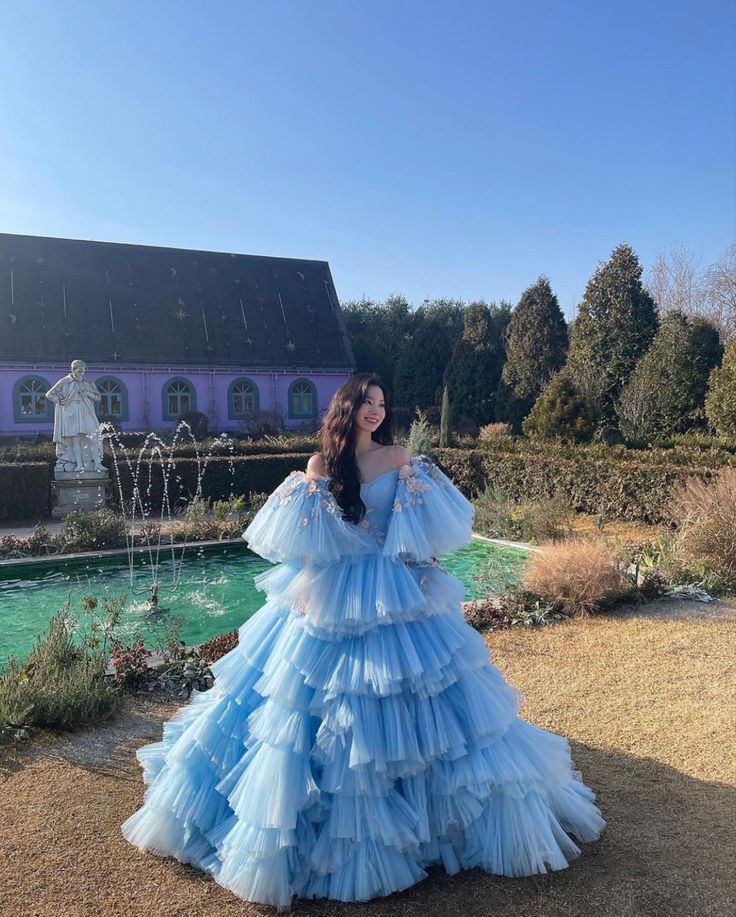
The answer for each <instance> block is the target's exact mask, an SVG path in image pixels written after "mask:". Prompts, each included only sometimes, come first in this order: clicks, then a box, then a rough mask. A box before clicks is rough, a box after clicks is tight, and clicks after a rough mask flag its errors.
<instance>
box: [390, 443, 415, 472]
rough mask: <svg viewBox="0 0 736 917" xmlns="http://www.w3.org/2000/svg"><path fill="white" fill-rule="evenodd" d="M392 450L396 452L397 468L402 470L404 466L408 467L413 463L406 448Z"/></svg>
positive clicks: (396, 447) (394, 447)
mask: <svg viewBox="0 0 736 917" xmlns="http://www.w3.org/2000/svg"><path fill="white" fill-rule="evenodd" d="M392 448H393V450H394V460H395V462H396V466H397V468H400V467H401V466H402V465H408V464H409V463H410V462H411V452H410V451H409V450H408V449H407V448H406V446H393V447H392Z"/></svg>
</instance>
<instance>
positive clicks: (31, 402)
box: [13, 373, 54, 423]
mask: <svg viewBox="0 0 736 917" xmlns="http://www.w3.org/2000/svg"><path fill="white" fill-rule="evenodd" d="M50 388H51V386H50V385H49V383H48V382H47V381H46V379H44V377H43V376H39V375H37V374H36V373H31V374H29V375H27V376H23V377H22V378H20V379H18V380H17V381H16V383H15V385H14V386H13V418H14V419H15V422H16V423H53V420H54V411H53V408H54V405H53V402H52V401H48V400H47V398H46V392H47V391H48V390H49V389H50ZM39 407H42V408H43V409H42V411H41V412H40V413H37V409H38V408H39ZM29 409H30V410H29Z"/></svg>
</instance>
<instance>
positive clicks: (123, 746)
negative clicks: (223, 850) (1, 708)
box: [0, 602, 736, 917]
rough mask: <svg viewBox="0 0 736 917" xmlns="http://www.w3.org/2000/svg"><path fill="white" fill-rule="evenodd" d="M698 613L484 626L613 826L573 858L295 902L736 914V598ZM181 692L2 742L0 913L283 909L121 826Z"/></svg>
mask: <svg viewBox="0 0 736 917" xmlns="http://www.w3.org/2000/svg"><path fill="white" fill-rule="evenodd" d="M667 607H668V608H674V607H677V606H675V605H673V604H672V603H668V606H667ZM681 607H683V608H684V607H685V606H681ZM692 607H693V610H694V611H695V612H697V611H699V610H700V609H698V608H697V607H696V606H692ZM702 611H703V612H704V613H703V614H702V615H701V616H700V617H694V618H689V617H682V616H677V615H676V614H672V613H669V614H660V615H658V616H657V615H655V616H642V615H641V614H628V615H622V614H619V615H617V616H611V617H605V618H590V619H587V620H579V621H575V622H573V623H569V624H561V625H556V626H554V627H551V628H548V629H546V630H523V631H521V630H512V631H506V632H499V633H496V634H493V635H492V636H491V637H490V638H489V641H488V643H489V646H490V647H491V650H492V653H493V658H494V661H495V663H496V664H497V665H499V666H500V667H501V669H502V670H503V671H504V673H505V674H506V676H507V677H508V678H509V679H510V680H511V681H512V682H513V683H514V684H516V685H517V686H518V687H520V688H521V689H522V690H523V691H524V692H525V695H526V706H525V708H524V711H523V712H524V715H525V717H526V718H527V719H529V720H531V721H533V722H535V723H537V724H538V725H539V726H542V727H543V728H546V729H551V730H554V731H556V732H561V733H564V734H566V735H567V736H569V738H570V740H571V742H572V746H573V752H574V757H575V761H576V764H577V766H578V768H580V769H581V770H582V772H583V779H584V780H585V781H586V782H587V783H589V784H590V785H591V786H593V787H594V788H595V789H596V790H597V791H598V794H599V802H600V805H601V807H602V809H603V812H604V815H605V816H606V818H607V820H608V827H607V830H606V832H605V834H604V836H603V838H602V839H601V840H600V841H599V842H597V843H595V844H591V845H586V847H585V848H584V851H583V855H582V856H581V857H580V858H579V859H577V860H576V861H575V862H574V863H573V864H572V865H571V866H570V868H569V869H566V870H563V871H561V872H557V873H552V874H550V875H548V876H544V877H536V878H528V879H523V880H510V879H503V878H499V877H496V876H492V875H489V874H487V873H484V872H483V871H481V870H479V869H473V870H468V871H464V872H461V873H459V874H458V875H456V876H452V877H448V876H446V875H445V874H444V872H443V871H442V870H441V869H440V868H437V867H435V868H433V869H432V871H431V874H430V877H429V878H428V879H425V880H424V881H423V882H421V883H419V884H418V885H415V886H414V887H412V888H411V889H408V890H407V891H405V892H401V893H399V894H396V895H391V896H389V897H387V898H381V899H376V900H374V901H372V902H369V903H367V904H361V905H340V904H337V903H333V902H327V903H325V902H321V903H320V902H316V903H315V902H297V903H296V904H295V906H294V909H293V913H294V915H295V917H300V915H303V917H317V915H326V917H358V915H369V917H398V915H402V917H404V915H406V917H435V915H436V917H445V915H450V914H452V915H454V914H458V915H468V917H471V915H472V917H476V915H477V917H481V915H482V917H486V915H487V917H512V915H513V917H576V915H579V917H593V915H596V917H598V915H611V917H614V915H615V917H635V915H636V917H639V915H641V917H669V915H707V917H720V915H723V917H726V915H729V917H730V915H733V914H736V889H735V888H734V878H733V865H734V858H733V854H734V825H736V819H735V818H734V816H735V815H736V811H735V809H734V782H735V779H734V778H735V775H734V760H733V739H734V720H733V711H734V696H733V694H734V690H733V689H734V658H735V653H734V650H735V649H736V640H735V639H734V635H735V633H736V602H730V603H728V604H726V603H719V605H718V608H717V609H715V612H714V611H713V609H711V608H707V609H706V608H703V609H702ZM175 707H176V704H172V703H171V702H166V703H163V704H162V703H160V702H159V703H154V702H152V701H150V700H148V701H145V702H142V701H137V702H135V703H132V704H131V706H130V707H129V710H128V712H127V713H126V714H125V715H124V716H123V717H121V718H119V719H118V721H117V722H116V723H113V724H110V725H109V726H107V727H104V728H98V729H94V730H87V731H85V732H82V733H78V734H76V735H73V736H67V737H52V736H42V737H41V738H40V739H39V740H38V741H37V742H35V743H33V744H32V745H29V746H27V747H24V748H22V749H18V748H12V749H10V750H6V751H5V752H2V753H1V756H0V781H1V783H0V853H1V854H2V855H0V913H2V914H3V915H31V914H33V915H44V917H45V915H54V917H56V915H121V917H122V915H146V917H148V915H150V917H159V915H160V917H164V915H166V917H175V915H176V917H184V915H186V917H190V915H191V917H195V915H196V917H198V915H202V917H205V915H212V917H214V915H217V917H227V915H236V914H237V915H243V917H252V915H257V914H258V915H271V914H274V913H275V911H274V909H272V908H268V907H262V906H259V905H252V904H248V903H246V902H243V901H241V900H240V899H239V898H237V897H235V896H234V895H232V894H231V893H230V892H228V891H227V890H226V889H223V888H221V887H220V886H218V885H217V884H216V883H215V882H214V881H213V880H212V879H211V878H210V877H208V876H204V875H203V874H201V873H199V872H198V871H197V870H195V869H192V868H191V867H188V866H184V865H182V864H180V863H178V862H176V861H175V860H173V859H161V858H158V857H155V856H152V855H148V854H143V853H141V852H139V851H138V850H137V849H135V848H133V847H132V846H131V845H129V844H128V843H127V842H126V841H125V840H124V839H123V837H122V835H121V834H120V830H119V825H120V823H121V822H122V821H123V819H124V818H125V817H127V816H128V815H129V814H130V813H131V812H133V811H134V809H136V808H137V807H138V806H139V805H140V803H141V800H142V795H143V785H142V782H141V776H140V770H139V767H138V764H137V762H136V760H135V757H134V750H135V748H136V747H137V746H138V745H141V744H143V743H144V742H150V741H156V740H157V739H159V738H160V732H161V722H162V720H163V719H164V718H165V717H167V716H170V715H171V713H172V712H173V711H174V709H175Z"/></svg>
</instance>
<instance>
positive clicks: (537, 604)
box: [498, 586, 567, 627]
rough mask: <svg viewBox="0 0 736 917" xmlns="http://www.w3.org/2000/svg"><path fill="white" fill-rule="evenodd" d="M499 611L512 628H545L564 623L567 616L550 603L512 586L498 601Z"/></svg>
mask: <svg viewBox="0 0 736 917" xmlns="http://www.w3.org/2000/svg"><path fill="white" fill-rule="evenodd" d="M498 604H499V610H500V612H501V614H502V615H504V617H506V618H508V620H509V622H510V623H511V625H512V626H516V625H522V626H524V627H530V626H535V627H545V626H546V625H548V624H553V623H554V622H555V621H564V620H566V619H567V615H566V614H565V613H564V612H563V611H562V610H561V609H560V608H558V607H557V606H555V605H554V604H553V603H552V602H548V601H546V600H545V599H543V598H542V597H541V596H539V595H537V594H536V593H534V592H530V591H529V590H528V589H523V588H522V587H520V586H512V587H511V588H510V589H509V590H508V591H507V592H505V593H504V594H503V595H502V596H500V598H499V600H498Z"/></svg>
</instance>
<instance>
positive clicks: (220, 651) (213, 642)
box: [199, 630, 238, 662]
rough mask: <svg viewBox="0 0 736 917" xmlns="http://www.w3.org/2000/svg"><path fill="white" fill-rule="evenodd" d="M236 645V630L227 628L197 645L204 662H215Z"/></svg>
mask: <svg viewBox="0 0 736 917" xmlns="http://www.w3.org/2000/svg"><path fill="white" fill-rule="evenodd" d="M237 645H238V631H237V630H229V631H227V632H226V633H224V634H218V635H217V636H216V637H210V639H209V640H205V642H204V643H203V644H202V645H201V646H200V647H199V655H200V657H201V658H202V659H203V660H204V661H205V662H216V661H217V660H218V659H220V658H221V657H222V656H224V655H225V654H226V653H229V652H231V650H234V649H235V647H236V646H237Z"/></svg>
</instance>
